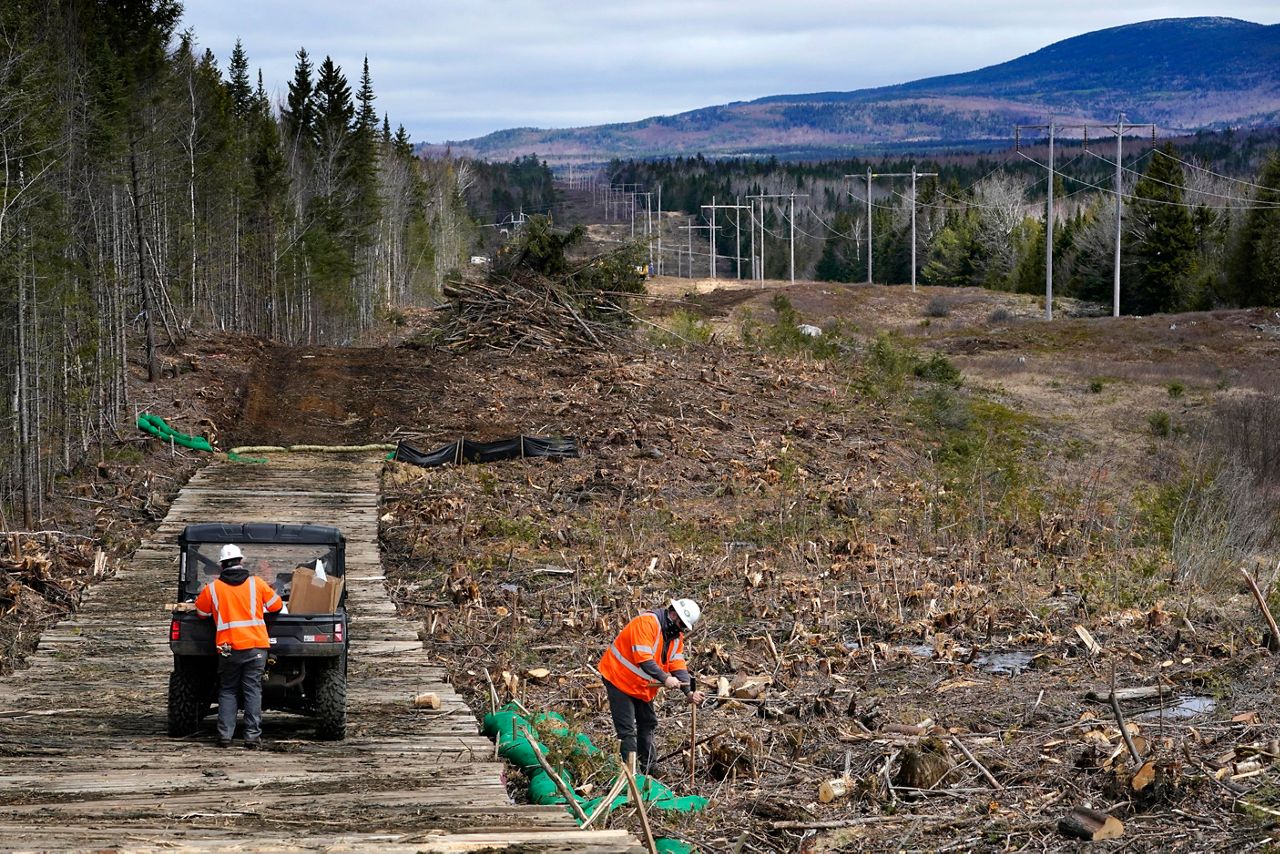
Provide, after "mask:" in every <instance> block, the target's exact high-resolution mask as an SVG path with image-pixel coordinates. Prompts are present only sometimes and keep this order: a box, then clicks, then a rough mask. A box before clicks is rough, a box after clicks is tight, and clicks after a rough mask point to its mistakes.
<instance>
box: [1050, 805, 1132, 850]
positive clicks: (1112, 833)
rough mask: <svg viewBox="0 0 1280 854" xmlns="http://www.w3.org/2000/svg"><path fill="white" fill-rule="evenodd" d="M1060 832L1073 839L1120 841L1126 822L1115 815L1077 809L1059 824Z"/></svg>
mask: <svg viewBox="0 0 1280 854" xmlns="http://www.w3.org/2000/svg"><path fill="white" fill-rule="evenodd" d="M1058 832H1059V833H1061V834H1062V835H1063V836H1069V837H1071V838H1072V839H1083V840H1085V841H1086V842H1098V841H1100V840H1103V839H1119V838H1120V837H1121V836H1123V835H1124V822H1122V821H1121V820H1120V819H1118V818H1116V817H1115V816H1113V815H1107V814H1106V813H1104V812H1098V811H1097V810H1091V809H1089V808H1088V807H1076V808H1075V809H1073V810H1071V812H1069V813H1067V814H1066V815H1064V816H1063V817H1062V819H1061V820H1060V821H1059V822H1058Z"/></svg>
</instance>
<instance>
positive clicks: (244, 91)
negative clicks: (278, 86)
mask: <svg viewBox="0 0 1280 854" xmlns="http://www.w3.org/2000/svg"><path fill="white" fill-rule="evenodd" d="M258 82H259V84H261V82H262V80H261V77H259V80H258ZM227 88H228V89H229V90H230V91H231V102H232V105H233V107H234V109H235V114H236V118H238V119H243V118H245V117H247V116H248V115H249V114H250V113H251V112H253V108H254V105H253V90H252V89H251V88H249V56H248V55H247V54H246V53H245V51H244V45H242V44H241V43H240V39H236V46H235V47H233V48H232V49H231V63H230V65H229V66H228V68H227Z"/></svg>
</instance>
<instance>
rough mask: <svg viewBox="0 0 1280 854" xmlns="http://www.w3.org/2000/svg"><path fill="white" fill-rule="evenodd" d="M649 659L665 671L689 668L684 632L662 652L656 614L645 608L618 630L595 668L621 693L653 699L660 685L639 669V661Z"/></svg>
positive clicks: (660, 630)
mask: <svg viewBox="0 0 1280 854" xmlns="http://www.w3.org/2000/svg"><path fill="white" fill-rule="evenodd" d="M664 653H665V654H664ZM651 659H652V660H653V661H655V662H657V664H658V667H659V668H660V669H661V670H662V671H663V672H664V673H668V674H670V673H672V672H674V671H676V670H687V669H688V667H686V665H685V658H684V635H677V636H676V639H675V640H673V641H672V642H671V643H670V644H668V645H667V648H666V650H665V651H664V650H663V648H662V624H661V623H659V622H658V615H657V614H655V613H654V612H653V611H645V612H644V613H643V614H641V615H640V616H638V617H636V618H635V619H633V620H632V621H631V622H629V623H627V625H626V627H625V628H623V630H622V631H621V632H619V633H618V637H617V638H615V639H614V641H613V643H612V644H610V645H609V648H608V649H606V650H605V651H604V655H603V656H602V657H601V659H600V664H599V665H598V668H599V670H600V675H601V676H603V677H604V678H605V679H608V680H609V681H610V682H611V683H613V685H614V687H616V688H617V689H618V690H620V691H622V692H623V693H624V694H627V695H629V696H632V697H635V698H636V699H639V700H646V701H648V702H652V701H653V698H654V697H656V696H658V688H659V687H661V685H660V683H658V682H655V681H653V679H652V678H650V676H649V674H647V673H645V672H644V670H642V669H641V668H640V662H642V661H649V660H651Z"/></svg>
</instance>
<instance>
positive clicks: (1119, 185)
mask: <svg viewBox="0 0 1280 854" xmlns="http://www.w3.org/2000/svg"><path fill="white" fill-rule="evenodd" d="M1139 128H1142V129H1150V131H1151V138H1152V143H1153V144H1154V142H1155V134H1156V126H1155V125H1154V124H1151V123H1150V122H1146V123H1142V124H1133V123H1130V122H1126V121H1125V119H1124V113H1120V114H1119V116H1118V117H1117V118H1116V123H1115V124H1114V125H1088V124H1083V125H1060V124H1056V123H1055V122H1053V121H1052V120H1050V122H1049V124H1047V125H1015V126H1014V140H1015V142H1014V146H1015V148H1020V147H1021V142H1022V138H1021V133H1022V131H1023V130H1024V129H1030V130H1046V129H1047V130H1048V131H1049V206H1048V213H1047V216H1046V220H1045V230H1044V233H1045V242H1044V245H1045V262H1044V265H1045V309H1044V316H1045V318H1046V319H1047V320H1053V189H1054V188H1053V182H1054V177H1055V176H1056V174H1057V173H1056V172H1055V171H1054V160H1053V149H1054V137H1055V132H1056V131H1062V130H1082V131H1084V144H1085V148H1086V149H1088V146H1089V131H1091V130H1103V131H1107V132H1108V133H1113V134H1115V136H1116V163H1115V167H1116V171H1115V188H1114V192H1115V196H1116V245H1115V260H1114V265H1115V267H1114V270H1113V273H1112V290H1111V316H1112V317H1119V316H1120V244H1121V240H1122V238H1123V234H1124V228H1123V216H1124V183H1123V172H1124V167H1123V163H1122V157H1123V156H1124V135H1125V132H1126V131H1134V130H1138V129H1139Z"/></svg>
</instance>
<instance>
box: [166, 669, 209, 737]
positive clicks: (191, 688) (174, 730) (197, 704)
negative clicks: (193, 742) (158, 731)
mask: <svg viewBox="0 0 1280 854" xmlns="http://www.w3.org/2000/svg"><path fill="white" fill-rule="evenodd" d="M206 705H207V703H206V702H205V700H204V694H203V692H202V691H201V690H200V684H199V681H198V679H197V678H196V675H195V673H194V672H193V671H192V670H191V669H189V668H182V667H178V666H175V667H174V669H173V670H172V672H170V673H169V736H170V738H185V737H186V736H188V735H191V734H192V733H194V732H196V731H197V730H198V729H200V718H201V716H202V715H203V713H204V709H205V706H206Z"/></svg>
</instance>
